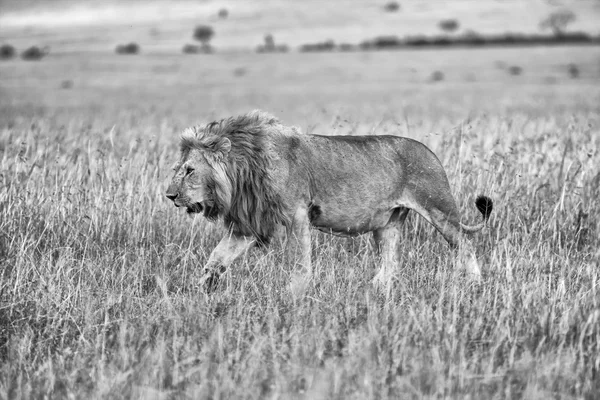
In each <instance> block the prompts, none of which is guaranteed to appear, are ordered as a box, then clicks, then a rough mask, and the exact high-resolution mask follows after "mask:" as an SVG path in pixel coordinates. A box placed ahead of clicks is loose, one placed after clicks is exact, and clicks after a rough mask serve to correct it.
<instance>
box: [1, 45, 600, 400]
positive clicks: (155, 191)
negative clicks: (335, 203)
mask: <svg viewBox="0 0 600 400" xmlns="http://www.w3.org/2000/svg"><path fill="white" fill-rule="evenodd" d="M569 63H575V64H577V65H578V66H579V69H580V71H581V74H580V77H579V78H578V79H571V78H570V77H569V75H568V73H567V65H568V64H569ZM511 65H519V66H521V67H522V68H523V72H522V74H521V75H519V76H512V75H510V74H509V73H508V72H507V67H508V66H511ZM436 70H439V71H442V72H443V73H444V74H445V78H444V80H442V81H440V82H431V81H430V76H431V74H432V72H433V71H436ZM66 81H68V82H70V83H68V84H67V83H65V82H66ZM598 82H600V50H598V48H576V47H573V48H551V49H543V48H530V49H495V50H475V51H470V50H454V51H452V50H451V51H440V50H433V51H399V52H386V53H384V52H382V53H378V52H374V53H351V54H297V53H289V54H281V55H262V56H261V55H252V54H224V55H218V54H217V55H213V56H205V57H203V56H199V57H185V56H182V55H170V56H157V55H143V56H138V57H119V56H115V55H109V54H95V55H86V56H81V55H77V54H63V55H60V54H58V55H50V56H49V57H48V58H46V59H44V60H43V61H41V62H39V63H26V62H23V61H10V62H4V63H0V181H1V184H0V279H1V280H0V398H43V397H44V396H48V397H49V398H140V399H141V398H144V399H148V398H157V399H163V398H164V399H167V398H192V399H204V398H207V399H208V398H211V399H222V398H248V399H251V398H253V399H258V398H266V399H277V398H279V399H319V398H322V399H365V398H381V399H385V398H389V399H397V398H402V399H404V398H407V399H408V398H457V399H458V398H471V399H487V398H490V399H491V398H494V399H495V398H527V399H548V398H561V399H564V398H573V399H575V398H577V399H580V398H584V399H594V398H597V397H598V396H599V395H600V345H599V343H600V293H599V287H598V285H599V276H598V275H599V273H600V268H599V267H600V265H599V258H600V253H599V251H598V249H599V248H600V239H599V236H600V231H599V229H600V228H599V226H598V225H599V224H598V216H599V215H600V206H599V205H598V201H597V199H598V197H599V196H600V169H599V165H600V159H599V157H600V154H599V149H600V85H599V83H598ZM64 87H66V88H64ZM253 108H262V109H265V110H267V111H270V112H272V113H274V114H276V115H277V116H279V117H280V118H281V119H282V120H283V122H284V123H287V124H290V125H297V126H299V127H301V128H302V129H303V130H304V131H306V132H313V133H317V132H318V133H324V134H327V133H336V134H383V133H387V134H398V135H403V136H410V137H413V138H415V139H418V140H421V141H423V142H424V143H425V144H427V145H428V146H430V147H431V148H432V149H433V150H434V152H436V154H437V155H438V156H439V158H440V159H441V160H442V163H443V165H444V166H445V167H446V169H447V172H448V176H449V179H450V182H451V185H452V187H453V192H454V195H455V197H456V199H457V201H458V204H459V207H460V209H461V212H462V213H463V214H464V215H465V217H466V219H468V220H469V221H475V219H476V218H477V212H476V210H475V207H474V206H473V200H474V197H475V196H476V195H477V194H479V193H485V194H488V195H489V196H491V197H492V198H493V199H494V201H495V205H496V209H495V211H494V214H493V216H492V218H491V220H490V226H489V228H488V229H486V230H485V231H484V232H483V233H482V234H479V235H477V236H476V238H475V246H476V248H477V252H478V256H479V258H480V260H481V262H482V269H483V274H484V278H483V282H482V284H481V285H475V284H472V283H469V282H468V281H467V280H465V279H464V278H463V277H461V276H460V275H459V274H457V273H456V272H455V268H454V261H453V260H454V257H453V255H452V252H451V251H450V250H449V248H448V246H447V244H446V242H445V241H444V240H443V238H442V237H441V236H440V235H439V234H438V233H437V232H435V230H434V229H433V228H432V227H431V226H430V225H428V224H427V223H425V222H423V221H422V220H421V219H420V218H419V217H418V216H415V215H411V216H410V217H409V219H408V222H407V224H406V227H405V229H404V233H403V247H402V249H401V252H400V259H401V263H402V267H401V268H400V269H399V270H398V271H396V274H395V283H394V290H393V292H392V295H391V296H390V297H385V296H381V295H380V294H379V293H378V292H377V291H375V290H374V289H373V287H372V285H371V283H370V280H371V279H372V277H373V276H374V274H375V273H376V271H377V261H376V260H375V257H374V255H373V254H372V251H371V247H370V240H371V239H370V237H367V236H364V237H358V238H356V239H339V238H333V237H330V236H327V235H323V234H320V233H316V232H315V233H314V235H313V241H314V253H313V259H314V264H315V275H316V276H317V279H316V281H317V282H318V285H313V286H311V287H310V288H309V289H308V292H307V294H306V296H305V297H304V298H302V299H297V300H294V299H293V298H292V297H291V296H290V294H289V292H288V289H287V284H288V280H289V275H290V272H291V271H290V269H289V268H288V267H287V266H286V265H285V264H284V263H283V262H282V254H281V251H280V250H281V249H278V248H277V247H275V248H272V249H269V250H268V251H260V250H258V251H256V252H254V253H253V254H252V255H251V256H250V257H249V258H247V259H246V260H244V261H241V262H238V263H237V264H236V265H235V266H234V267H233V268H232V269H231V270H230V271H229V272H228V273H227V274H226V275H225V279H224V284H223V285H222V286H221V287H220V288H219V289H218V290H217V291H216V292H215V293H212V294H211V295H206V294H204V293H203V291H202V290H201V288H200V287H198V285H197V282H198V280H199V278H200V274H201V266H202V264H203V263H204V261H205V260H206V258H207V256H208V254H209V253H210V251H211V250H212V248H213V247H214V246H215V245H216V243H217V242H218V240H219V238H220V235H221V230H220V228H218V227H216V226H214V225H212V224H210V223H207V222H205V221H204V220H203V219H202V218H201V217H197V218H195V219H190V218H188V217H187V216H186V215H185V212H180V210H177V209H175V208H174V207H173V206H172V204H169V203H170V202H169V201H168V200H167V199H166V198H165V197H164V191H165V189H166V185H167V182H168V180H169V179H170V174H171V171H170V166H171V165H172V163H173V162H174V161H175V159H176V157H177V141H178V135H179V132H180V131H181V129H182V128H184V127H186V126H188V125H191V124H196V123H205V122H208V121H211V120H213V119H216V118H220V117H225V116H229V115H232V114H238V113H241V112H246V111H248V110H250V109H253Z"/></svg>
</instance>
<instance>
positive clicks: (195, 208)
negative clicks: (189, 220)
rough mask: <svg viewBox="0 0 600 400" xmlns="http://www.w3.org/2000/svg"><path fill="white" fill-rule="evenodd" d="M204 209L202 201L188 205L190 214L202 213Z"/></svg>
mask: <svg viewBox="0 0 600 400" xmlns="http://www.w3.org/2000/svg"><path fill="white" fill-rule="evenodd" d="M203 210H204V206H203V205H202V203H192V204H188V205H187V213H188V214H200V213H201V212H202V211H203Z"/></svg>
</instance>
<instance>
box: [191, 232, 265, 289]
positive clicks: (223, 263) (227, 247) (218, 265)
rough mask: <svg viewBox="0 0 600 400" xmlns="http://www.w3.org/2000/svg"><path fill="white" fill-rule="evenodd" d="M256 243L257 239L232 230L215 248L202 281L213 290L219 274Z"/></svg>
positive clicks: (205, 267) (205, 268)
mask: <svg viewBox="0 0 600 400" xmlns="http://www.w3.org/2000/svg"><path fill="white" fill-rule="evenodd" d="M255 244H256V239H254V238H253V237H250V236H244V235H240V234H236V233H233V232H230V233H229V234H227V235H226V236H225V237H223V239H221V241H220V242H219V244H218V245H217V247H215V248H214V250H213V251H212V253H211V254H210V257H209V258H208V262H207V263H206V265H205V266H204V276H203V277H202V283H203V284H204V285H205V287H206V288H207V290H212V289H214V288H215V286H216V285H217V283H218V280H219V276H220V275H221V274H222V273H223V272H225V270H226V269H227V268H228V267H229V266H230V265H231V264H232V263H233V262H234V261H235V260H236V259H237V258H238V257H239V256H241V255H242V254H243V253H245V252H246V251H247V250H248V249H250V248H251V247H252V246H254V245H255Z"/></svg>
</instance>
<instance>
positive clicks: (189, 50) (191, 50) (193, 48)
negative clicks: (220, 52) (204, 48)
mask: <svg viewBox="0 0 600 400" xmlns="http://www.w3.org/2000/svg"><path fill="white" fill-rule="evenodd" d="M181 51H182V52H183V53H184V54H198V53H200V46H197V45H195V44H186V45H185V46H183V48H182V49H181Z"/></svg>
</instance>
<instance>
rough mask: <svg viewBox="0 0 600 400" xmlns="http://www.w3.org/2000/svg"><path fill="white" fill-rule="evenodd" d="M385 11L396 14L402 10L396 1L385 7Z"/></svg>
mask: <svg viewBox="0 0 600 400" xmlns="http://www.w3.org/2000/svg"><path fill="white" fill-rule="evenodd" d="M383 9H384V10H385V11H387V12H396V11H398V10H400V4H398V2H396V1H390V2H389V3H386V5H384V6H383Z"/></svg>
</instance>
